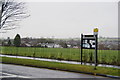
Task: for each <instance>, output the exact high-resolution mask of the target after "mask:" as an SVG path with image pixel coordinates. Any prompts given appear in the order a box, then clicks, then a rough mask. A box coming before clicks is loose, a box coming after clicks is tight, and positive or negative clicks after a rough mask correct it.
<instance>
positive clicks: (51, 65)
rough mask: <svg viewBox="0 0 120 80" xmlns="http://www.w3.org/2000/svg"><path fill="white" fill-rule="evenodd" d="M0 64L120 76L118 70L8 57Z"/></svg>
mask: <svg viewBox="0 0 120 80" xmlns="http://www.w3.org/2000/svg"><path fill="white" fill-rule="evenodd" d="M2 63H9V64H18V65H24V66H32V67H40V68H49V69H56V70H65V71H73V72H83V73H84V72H87V73H92V74H96V73H97V74H105V75H113V76H120V74H118V71H120V69H116V68H106V67H97V70H94V66H87V65H80V64H67V63H58V62H49V61H38V60H31V59H20V58H8V57H2Z"/></svg>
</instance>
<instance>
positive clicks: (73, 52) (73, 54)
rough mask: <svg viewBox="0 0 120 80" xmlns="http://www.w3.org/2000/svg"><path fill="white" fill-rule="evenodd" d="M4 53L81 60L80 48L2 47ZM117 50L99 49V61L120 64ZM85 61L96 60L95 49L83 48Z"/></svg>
mask: <svg viewBox="0 0 120 80" xmlns="http://www.w3.org/2000/svg"><path fill="white" fill-rule="evenodd" d="M1 49H2V51H1V53H2V54H8V55H19V56H31V57H40V58H50V59H60V60H72V61H80V57H81V55H80V54H81V53H80V52H81V51H80V49H73V48H38V47H1ZM118 56H119V55H118V51H117V50H98V63H104V64H113V65H120V59H119V58H118ZM83 62H91V63H92V62H94V50H83Z"/></svg>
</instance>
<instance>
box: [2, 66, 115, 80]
mask: <svg viewBox="0 0 120 80" xmlns="http://www.w3.org/2000/svg"><path fill="white" fill-rule="evenodd" d="M0 66H2V68H1V69H0V74H2V76H0V77H1V78H14V77H15V78H30V79H33V78H94V79H97V80H98V78H99V79H101V78H103V79H104V78H105V77H101V76H94V75H87V74H80V73H73V72H66V71H58V70H50V69H44V68H34V67H27V66H20V65H11V64H0ZM103 79H102V80H103ZM106 79H108V80H114V79H110V78H106ZM8 80H10V79H8Z"/></svg>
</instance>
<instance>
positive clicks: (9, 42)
mask: <svg viewBox="0 0 120 80" xmlns="http://www.w3.org/2000/svg"><path fill="white" fill-rule="evenodd" d="M7 45H8V46H11V40H10V37H8V43H7Z"/></svg>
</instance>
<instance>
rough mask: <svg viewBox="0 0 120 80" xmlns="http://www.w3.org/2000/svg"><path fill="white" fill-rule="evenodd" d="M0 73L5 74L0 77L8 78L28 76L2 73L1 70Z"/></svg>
mask: <svg viewBox="0 0 120 80" xmlns="http://www.w3.org/2000/svg"><path fill="white" fill-rule="evenodd" d="M0 73H1V74H4V75H6V76H0V78H9V77H18V78H30V77H27V76H20V75H15V74H10V73H3V72H0Z"/></svg>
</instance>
